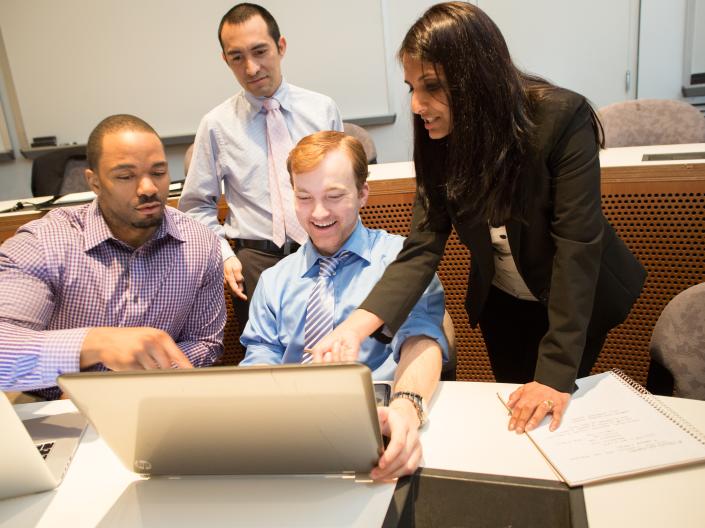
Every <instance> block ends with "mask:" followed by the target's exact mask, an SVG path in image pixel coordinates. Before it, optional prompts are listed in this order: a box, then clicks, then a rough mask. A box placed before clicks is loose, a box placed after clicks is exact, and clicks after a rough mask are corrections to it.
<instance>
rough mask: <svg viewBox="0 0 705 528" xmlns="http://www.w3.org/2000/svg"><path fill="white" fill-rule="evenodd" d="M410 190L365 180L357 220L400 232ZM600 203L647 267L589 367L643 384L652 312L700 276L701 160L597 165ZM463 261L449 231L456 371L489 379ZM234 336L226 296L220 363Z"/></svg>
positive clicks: (406, 184)
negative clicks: (471, 320) (468, 304)
mask: <svg viewBox="0 0 705 528" xmlns="http://www.w3.org/2000/svg"><path fill="white" fill-rule="evenodd" d="M413 198H414V182H413V180H411V179H400V180H389V181H384V182H381V181H380V182H377V181H372V182H370V198H369V200H368V204H367V206H366V207H365V208H364V209H363V210H362V211H361V216H362V220H363V222H364V223H365V225H367V226H369V227H373V228H382V229H386V230H387V231H389V232H392V233H398V234H402V235H405V234H407V233H408V229H409V222H410V220H411V204H412V202H413ZM602 206H603V211H604V213H605V216H606V217H607V219H608V220H609V221H610V223H611V224H612V225H613V226H614V228H615V229H616V231H617V232H618V233H619V236H620V237H621V238H622V240H624V242H625V243H626V244H627V246H629V248H630V249H631V250H632V251H633V252H634V254H635V255H636V256H637V258H638V259H639V261H640V262H641V263H642V264H643V265H644V266H645V267H646V269H647V271H648V278H647V281H646V284H645V287H644V290H643V292H642V295H641V297H640V298H639V300H638V301H637V302H636V304H635V306H634V308H633V309H632V312H631V314H630V315H629V317H628V318H627V320H626V321H625V322H624V323H623V324H622V325H620V326H618V327H617V328H616V329H614V330H613V331H612V332H611V333H610V335H609V336H608V339H607V341H606V343H605V347H604V349H603V351H602V354H601V355H600V358H599V360H598V362H597V364H596V365H595V369H594V370H593V372H602V371H604V370H607V369H610V368H612V367H619V368H621V369H623V370H624V371H625V372H627V374H629V375H630V376H632V377H633V378H634V379H635V380H636V381H638V382H639V383H642V384H644V383H645V382H646V373H647V370H648V364H649V355H648V344H649V340H650V338H651V332H652V330H653V327H654V324H655V323H656V320H657V319H658V316H659V314H660V313H661V311H662V310H663V308H664V307H665V306H666V304H667V303H668V301H669V300H670V299H672V298H673V297H674V296H675V295H676V294H677V293H679V292H681V291H683V290H685V289H686V288H688V287H689V286H692V285H694V284H698V283H700V282H704V281H705V231H704V223H705V164H696V165H687V164H682V165H658V166H651V167H640V168H636V167H624V168H604V169H603V170H602ZM469 266H470V256H469V254H468V251H467V249H466V248H465V247H464V246H463V245H462V244H461V243H460V242H459V241H458V238H457V236H456V235H455V233H453V235H452V236H451V238H450V240H449V241H448V244H447V246H446V252H445V256H444V258H443V260H442V262H441V265H440V268H439V270H438V275H439V277H440V279H441V281H442V282H443V286H444V289H445V292H446V307H447V309H448V312H449V313H450V315H451V318H452V319H453V324H454V327H455V334H456V341H457V344H456V348H457V354H458V367H457V379H458V380H467V381H492V380H494V377H493V376H492V372H491V369H490V365H489V361H488V359H487V353H486V350H485V346H484V342H483V340H482V336H481V334H480V332H479V330H477V329H475V330H472V329H470V328H469V325H468V321H467V315H466V313H465V308H464V301H465V292H466V288H467V277H468V270H469ZM229 302H230V301H229V300H228V303H229ZM238 336H239V328H238V325H237V321H235V320H234V317H233V316H232V309H231V307H230V304H229V305H228V325H227V327H226V336H225V342H226V345H225V346H226V355H225V357H224V358H223V362H224V363H226V364H236V363H237V362H238V361H239V360H240V359H241V358H242V349H241V347H240V345H239V342H238Z"/></svg>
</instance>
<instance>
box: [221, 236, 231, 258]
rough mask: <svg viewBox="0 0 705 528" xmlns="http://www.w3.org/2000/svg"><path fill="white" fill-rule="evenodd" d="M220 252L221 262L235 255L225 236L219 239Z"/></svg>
mask: <svg viewBox="0 0 705 528" xmlns="http://www.w3.org/2000/svg"><path fill="white" fill-rule="evenodd" d="M220 253H221V254H222V256H223V262H225V261H226V260H228V259H229V258H230V257H234V256H235V252H234V251H233V248H231V247H230V242H228V239H227V238H221V239H220Z"/></svg>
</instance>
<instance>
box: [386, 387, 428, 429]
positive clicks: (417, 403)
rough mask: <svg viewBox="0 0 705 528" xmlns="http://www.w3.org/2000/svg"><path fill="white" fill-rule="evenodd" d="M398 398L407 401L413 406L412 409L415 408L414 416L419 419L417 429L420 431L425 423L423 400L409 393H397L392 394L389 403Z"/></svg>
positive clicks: (415, 394) (413, 393)
mask: <svg viewBox="0 0 705 528" xmlns="http://www.w3.org/2000/svg"><path fill="white" fill-rule="evenodd" d="M399 398H404V399H405V400H409V401H410V402H411V403H412V404H413V406H414V408H416V415H417V417H418V419H419V429H421V428H422V427H423V426H424V424H425V423H426V411H425V410H424V406H423V398H422V397H421V395H419V394H417V393H415V392H411V391H397V392H395V393H394V394H392V397H391V398H390V399H389V403H391V402H393V401H394V400H396V399H399Z"/></svg>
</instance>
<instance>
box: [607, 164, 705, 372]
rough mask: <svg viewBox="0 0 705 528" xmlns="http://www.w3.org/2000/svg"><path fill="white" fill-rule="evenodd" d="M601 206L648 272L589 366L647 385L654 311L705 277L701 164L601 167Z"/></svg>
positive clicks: (704, 175) (704, 182)
mask: <svg viewBox="0 0 705 528" xmlns="http://www.w3.org/2000/svg"><path fill="white" fill-rule="evenodd" d="M602 209H603V211H604V213H605V216H607V218H608V220H609V221H610V223H611V224H612V225H613V226H614V228H615V230H616V231H617V233H618V234H619V236H620V237H621V239H622V240H624V242H625V243H626V244H627V246H629V248H630V249H631V250H632V252H633V253H634V254H635V255H636V256H637V258H638V259H639V261H640V262H641V263H642V264H643V265H644V267H645V268H646V270H647V272H648V276H647V278H646V283H645V285H644V289H643V290H642V293H641V296H640V297H639V299H638V300H637V302H636V303H635V305H634V307H633V308H632V311H631V313H630V314H629V317H628V318H627V320H626V321H625V322H624V323H622V324H621V325H620V326H618V327H617V328H615V329H614V330H613V331H612V332H610V335H609V336H608V338H607V341H606V342H605V346H604V348H603V349H602V353H601V354H600V357H599V359H598V362H597V364H596V365H595V368H594V370H593V371H594V372H602V371H604V370H607V369H610V368H613V367H619V368H621V369H622V370H624V371H625V372H626V373H627V374H629V375H630V376H631V377H632V378H634V379H635V380H636V381H638V382H639V383H641V384H644V383H645V382H646V374H647V372H648V365H649V353H648V348H649V341H650V339H651V333H652V331H653V328H654V325H655V324H656V321H657V319H658V317H659V315H660V314H661V312H662V311H663V309H664V307H665V306H666V304H667V303H668V301H670V300H671V299H672V298H673V297H674V296H675V295H676V294H678V293H680V292H681V291H683V290H685V289H686V288H688V287H690V286H693V285H694V284H698V283H700V282H703V281H705V230H704V227H705V220H704V219H705V164H697V165H670V166H669V165H666V166H664V165H662V166H651V167H642V168H639V169H637V168H635V167H623V168H611V169H607V168H606V169H603V171H602Z"/></svg>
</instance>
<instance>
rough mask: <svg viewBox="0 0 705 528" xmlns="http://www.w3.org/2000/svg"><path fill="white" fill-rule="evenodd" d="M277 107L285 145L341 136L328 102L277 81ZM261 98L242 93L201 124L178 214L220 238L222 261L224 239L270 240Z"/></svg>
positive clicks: (230, 253) (225, 255)
mask: <svg viewBox="0 0 705 528" xmlns="http://www.w3.org/2000/svg"><path fill="white" fill-rule="evenodd" d="M273 97H274V98H275V99H276V100H277V101H279V104H280V105H281V111H282V114H283V115H284V120H285V121H286V124H287V128H288V129H289V133H290V134H291V139H292V141H293V144H294V145H295V144H296V143H297V142H298V141H299V140H300V139H301V138H302V137H304V136H307V135H309V134H312V133H314V132H318V131H319V130H338V131H342V130H343V123H342V120H341V118H340V112H338V108H337V107H336V105H335V103H334V102H333V100H332V99H331V98H330V97H327V96H325V95H321V94H319V93H316V92H311V91H309V90H304V89H303V88H298V87H296V86H293V85H291V84H288V83H286V82H285V81H282V83H281V85H280V86H279V88H278V89H277V91H276V92H275V93H274V95H273ZM263 99H264V98H257V97H255V96H254V95H252V94H250V93H249V92H246V91H244V90H243V91H241V92H239V93H238V94H237V95H234V96H233V97H231V98H229V99H228V100H227V101H225V102H224V103H222V104H220V105H218V106H216V107H215V108H214V109H213V110H211V111H210V112H208V113H207V114H206V115H205V117H204V118H203V119H202V120H201V124H200V125H199V126H198V131H197V132H196V140H195V142H194V146H193V157H192V158H191V165H190V167H189V171H188V176H187V178H186V182H185V184H184V189H183V192H182V193H181V198H180V200H179V209H180V210H181V211H184V212H186V213H188V214H189V215H191V216H192V217H194V218H196V219H197V220H198V221H200V222H201V223H203V224H205V225H207V226H208V227H210V228H211V229H212V230H213V231H214V232H215V233H216V234H217V235H218V236H220V237H221V252H222V254H223V260H225V259H227V258H229V257H232V256H233V251H232V249H231V248H230V245H229V244H228V242H227V240H225V237H226V236H227V237H228V238H245V239H249V240H271V239H272V212H271V207H270V204H271V201H270V196H269V165H268V161H267V127H266V110H264V109H263V107H262V101H263ZM221 186H222V188H223V192H224V194H225V199H226V201H227V203H228V215H227V218H226V219H225V225H222V226H221V225H220V223H219V222H218V199H219V198H220V195H221Z"/></svg>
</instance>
